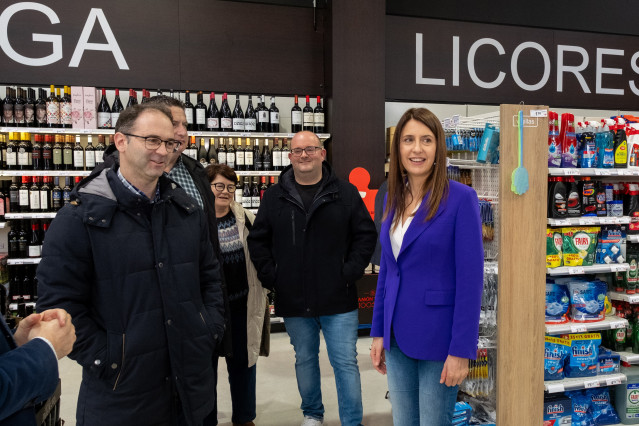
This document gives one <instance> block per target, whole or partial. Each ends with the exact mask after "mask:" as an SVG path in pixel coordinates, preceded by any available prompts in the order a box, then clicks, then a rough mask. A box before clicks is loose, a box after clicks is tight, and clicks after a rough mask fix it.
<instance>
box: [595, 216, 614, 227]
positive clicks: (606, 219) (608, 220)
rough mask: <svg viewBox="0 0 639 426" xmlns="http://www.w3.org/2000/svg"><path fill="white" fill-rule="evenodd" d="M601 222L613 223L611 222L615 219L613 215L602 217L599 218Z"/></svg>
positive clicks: (604, 223)
mask: <svg viewBox="0 0 639 426" xmlns="http://www.w3.org/2000/svg"><path fill="white" fill-rule="evenodd" d="M599 222H600V223H601V224H602V225H611V224H613V223H615V219H613V218H611V217H602V218H599Z"/></svg>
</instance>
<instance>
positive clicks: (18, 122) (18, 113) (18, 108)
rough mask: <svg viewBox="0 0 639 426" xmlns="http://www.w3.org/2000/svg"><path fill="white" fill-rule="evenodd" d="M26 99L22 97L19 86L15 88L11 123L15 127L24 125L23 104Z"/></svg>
mask: <svg viewBox="0 0 639 426" xmlns="http://www.w3.org/2000/svg"><path fill="white" fill-rule="evenodd" d="M26 103H27V100H26V99H25V98H24V94H23V90H22V89H21V88H19V87H17V88H16V97H15V100H14V104H13V123H14V126H16V127H25V126H26V123H25V121H24V106H25V104H26Z"/></svg>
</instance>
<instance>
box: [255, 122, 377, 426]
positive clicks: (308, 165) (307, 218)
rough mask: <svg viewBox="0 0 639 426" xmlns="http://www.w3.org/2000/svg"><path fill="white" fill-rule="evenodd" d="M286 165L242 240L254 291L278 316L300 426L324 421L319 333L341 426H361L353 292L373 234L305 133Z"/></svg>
mask: <svg viewBox="0 0 639 426" xmlns="http://www.w3.org/2000/svg"><path fill="white" fill-rule="evenodd" d="M289 158H290V160H291V165H290V166H288V167H287V168H285V169H284V170H283V171H282V173H281V175H280V180H279V183H278V184H277V185H275V186H273V187H271V188H269V189H268V190H267V191H266V192H265V194H264V198H263V199H262V202H261V204H260V209H259V211H258V214H257V218H256V219H255V223H254V224H253V228H252V230H251V233H250V234H249V237H248V246H249V250H250V254H251V259H252V260H253V263H254V264H255V267H256V269H257V272H258V277H259V279H260V281H261V282H262V285H263V286H264V287H266V288H269V289H271V290H273V289H274V290H275V313H276V314H277V315H279V316H282V317H284V324H285V326H286V331H287V332H288V334H289V337H290V340H291V344H292V345H293V347H294V349H295V373H296V376H297V385H298V389H299V391H300V395H301V397H302V406H301V408H302V412H303V414H304V420H303V422H302V425H303V426H315V425H320V424H322V422H323V418H324V406H323V404H322V395H321V385H320V370H319V357H318V354H319V342H320V339H319V330H320V329H321V330H322V333H323V335H324V339H325V341H326V349H327V351H328V356H329V359H330V361H331V365H332V366H333V370H334V373H335V382H336V386H337V398H338V403H339V416H340V421H341V424H342V425H344V426H357V425H359V424H360V423H361V421H362V395H361V384H360V376H359V369H358V366H357V347H356V344H357V328H358V318H357V306H358V304H357V289H356V287H355V282H356V280H357V279H359V278H360V277H361V276H362V275H363V273H364V269H365V268H366V266H367V265H368V263H369V260H370V258H371V254H372V253H373V249H374V248H375V241H376V239H377V232H376V231H375V225H374V223H373V221H372V220H371V217H370V214H369V213H368V211H367V209H366V207H365V205H364V202H363V201H362V197H361V196H360V194H359V193H358V192H357V189H356V188H355V187H354V186H353V185H351V184H350V183H348V182H345V181H343V180H341V179H338V178H337V177H336V176H335V174H334V173H333V171H332V169H331V167H330V166H329V165H328V163H326V162H324V159H325V158H326V151H325V150H324V149H323V148H322V146H321V142H320V140H319V139H318V138H317V136H316V135H315V134H314V133H312V132H299V133H297V134H296V135H295V136H294V137H293V139H292V140H291V153H290V154H289Z"/></svg>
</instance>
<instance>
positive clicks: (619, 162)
mask: <svg viewBox="0 0 639 426" xmlns="http://www.w3.org/2000/svg"><path fill="white" fill-rule="evenodd" d="M625 124H626V121H625V120H624V119H623V118H621V117H618V118H617V125H616V131H615V145H614V150H615V168H616V169H621V168H626V167H628V142H627V140H626V131H625Z"/></svg>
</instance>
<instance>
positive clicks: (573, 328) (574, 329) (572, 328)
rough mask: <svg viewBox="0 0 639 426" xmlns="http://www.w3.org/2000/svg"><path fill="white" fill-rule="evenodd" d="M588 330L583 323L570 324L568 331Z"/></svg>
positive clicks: (583, 331)
mask: <svg viewBox="0 0 639 426" xmlns="http://www.w3.org/2000/svg"><path fill="white" fill-rule="evenodd" d="M586 331H588V329H587V328H586V326H585V325H571V326H570V332H571V333H585V332H586Z"/></svg>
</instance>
